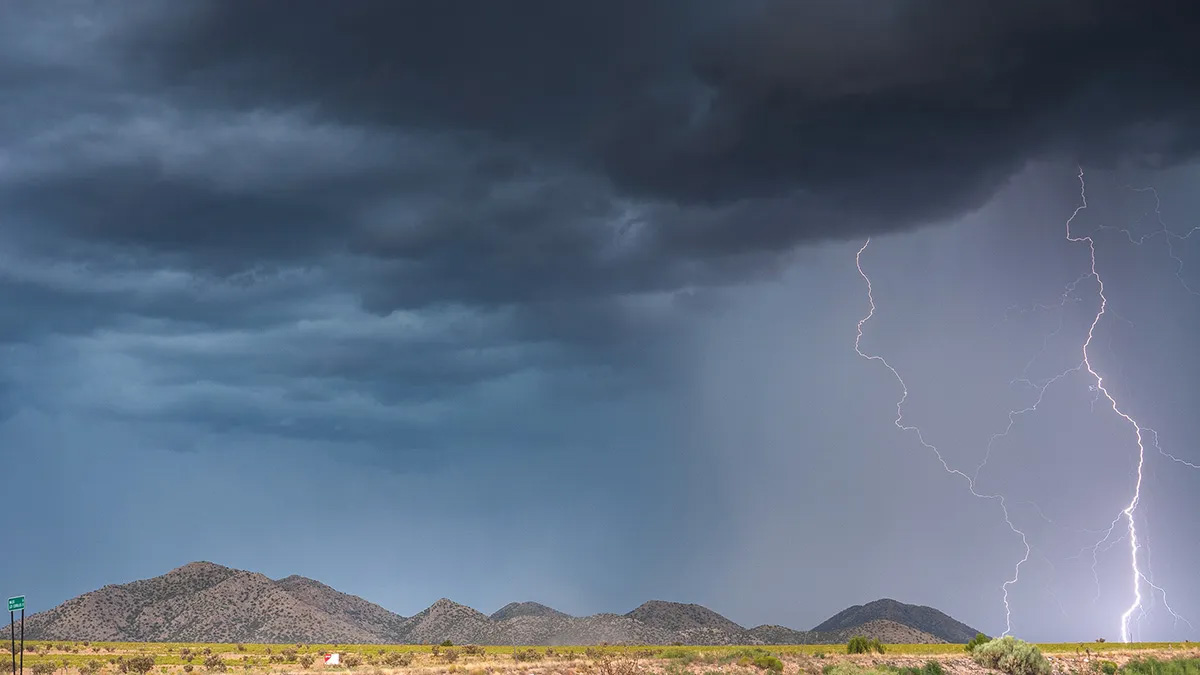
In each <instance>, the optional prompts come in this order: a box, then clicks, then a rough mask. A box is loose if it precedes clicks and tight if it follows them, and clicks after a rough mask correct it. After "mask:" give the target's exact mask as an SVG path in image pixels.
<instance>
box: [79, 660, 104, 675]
mask: <svg viewBox="0 0 1200 675" xmlns="http://www.w3.org/2000/svg"><path fill="white" fill-rule="evenodd" d="M103 667H104V664H103V663H100V662H99V661H97V660H96V659H92V660H90V661H88V662H87V663H85V664H83V665H82V666H79V672H80V673H81V675H96V673H98V672H100V669H101V668H103Z"/></svg>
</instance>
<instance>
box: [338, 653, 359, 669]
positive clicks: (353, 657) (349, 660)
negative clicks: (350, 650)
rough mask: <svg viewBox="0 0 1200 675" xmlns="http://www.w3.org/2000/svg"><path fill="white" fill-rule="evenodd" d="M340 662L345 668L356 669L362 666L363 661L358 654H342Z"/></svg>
mask: <svg viewBox="0 0 1200 675" xmlns="http://www.w3.org/2000/svg"><path fill="white" fill-rule="evenodd" d="M341 661H342V665H343V666H346V667H347V668H357V667H358V666H361V665H362V662H363V659H362V657H361V656H359V655H358V654H343V655H342V658H341Z"/></svg>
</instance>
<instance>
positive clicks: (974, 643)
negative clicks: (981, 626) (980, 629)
mask: <svg viewBox="0 0 1200 675" xmlns="http://www.w3.org/2000/svg"><path fill="white" fill-rule="evenodd" d="M991 641H992V638H990V637H988V636H986V635H984V634H983V633H976V634H975V637H973V638H971V640H970V641H969V642H967V646H966V650H967V651H969V652H973V651H975V648H976V647H978V646H979V645H982V644H987V643H988V642H991Z"/></svg>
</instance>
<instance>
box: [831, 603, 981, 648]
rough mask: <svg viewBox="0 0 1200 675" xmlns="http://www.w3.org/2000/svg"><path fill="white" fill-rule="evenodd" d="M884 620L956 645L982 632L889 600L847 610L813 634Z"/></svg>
mask: <svg viewBox="0 0 1200 675" xmlns="http://www.w3.org/2000/svg"><path fill="white" fill-rule="evenodd" d="M881 619H882V620H887V621H893V622H895V623H898V624H903V625H905V626H909V627H911V628H915V629H917V630H919V631H922V632H925V633H928V634H930V635H933V636H935V637H937V638H940V639H941V640H944V641H946V642H953V643H963V642H968V641H969V640H970V639H971V638H973V637H975V634H976V633H978V632H979V631H977V630H975V629H974V628H971V627H970V626H968V625H967V624H965V623H963V622H961V621H958V620H956V619H954V618H952V617H950V616H947V615H946V614H944V613H942V612H940V611H938V610H936V609H934V608H932V607H925V606H922V605H907V604H905V603H903V602H897V601H895V600H892V599H890V598H884V599H882V600H876V601H875V602H868V603H867V604H865V605H855V606H853V607H850V608H847V609H844V610H842V611H840V612H838V613H837V614H834V615H833V616H832V617H830V618H829V619H827V620H826V621H825V622H824V623H822V624H821V625H819V626H817V627H816V628H814V629H813V630H814V631H838V630H844V629H848V628H853V627H854V626H861V625H864V624H866V623H868V622H871V621H877V620H881Z"/></svg>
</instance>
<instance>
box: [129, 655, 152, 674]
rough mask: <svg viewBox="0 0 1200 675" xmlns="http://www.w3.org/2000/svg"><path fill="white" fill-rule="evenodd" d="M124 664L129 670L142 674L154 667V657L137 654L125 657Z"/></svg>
mask: <svg viewBox="0 0 1200 675" xmlns="http://www.w3.org/2000/svg"><path fill="white" fill-rule="evenodd" d="M125 666H126V668H128V669H129V672H131V673H138V674H139V675H143V674H144V673H148V672H150V670H151V669H153V668H154V657H153V656H150V655H149V654H139V655H137V656H133V657H130V658H128V659H126V660H125Z"/></svg>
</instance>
